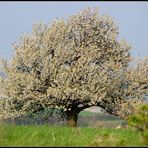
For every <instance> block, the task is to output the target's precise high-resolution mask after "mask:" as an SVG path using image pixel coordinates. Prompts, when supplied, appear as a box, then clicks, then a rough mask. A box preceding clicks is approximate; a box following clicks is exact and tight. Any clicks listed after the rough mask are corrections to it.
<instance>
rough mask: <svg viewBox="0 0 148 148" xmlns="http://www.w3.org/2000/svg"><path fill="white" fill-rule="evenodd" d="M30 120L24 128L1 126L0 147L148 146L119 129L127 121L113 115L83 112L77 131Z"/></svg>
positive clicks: (17, 124) (130, 132) (135, 134)
mask: <svg viewBox="0 0 148 148" xmlns="http://www.w3.org/2000/svg"><path fill="white" fill-rule="evenodd" d="M36 118H37V116H34V119H33V118H32V121H33V120H35V119H36ZM38 118H40V117H38ZM30 119H31V118H26V119H23V120H22V119H20V120H22V123H21V124H20V121H19V122H18V121H17V122H8V123H3V124H1V125H0V146H145V145H144V144H143V143H142V141H141V140H142V139H141V136H140V133H139V132H137V131H133V130H132V129H129V128H123V127H122V128H119V129H118V128H116V126H119V125H121V126H122V124H123V121H122V120H120V119H118V118H116V117H114V116H110V115H104V114H98V113H93V112H88V111H83V112H81V113H80V114H79V122H78V127H77V128H70V127H67V126H66V124H61V125H60V124H54V122H53V123H48V122H43V123H42V124H41V123H39V124H35V122H36V121H37V120H35V121H34V122H32V121H31V122H30V123H32V124H30V123H29V122H25V120H30ZM80 120H81V122H80ZM55 122H57V121H55ZM84 123H85V124H84Z"/></svg>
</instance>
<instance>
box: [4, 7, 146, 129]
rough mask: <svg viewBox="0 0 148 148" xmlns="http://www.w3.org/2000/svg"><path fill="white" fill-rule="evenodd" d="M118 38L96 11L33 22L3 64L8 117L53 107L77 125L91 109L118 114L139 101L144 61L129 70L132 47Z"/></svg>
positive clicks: (108, 20)
mask: <svg viewBox="0 0 148 148" xmlns="http://www.w3.org/2000/svg"><path fill="white" fill-rule="evenodd" d="M118 35H119V28H118V25H117V24H116V23H115V22H114V20H113V19H112V17H110V16H109V15H102V16H101V15H100V14H99V11H98V8H95V9H90V8H86V9H84V10H82V11H80V12H79V13H77V14H75V15H72V16H70V17H69V18H68V19H67V20H65V19H57V20H53V21H52V22H51V23H50V24H45V23H42V22H40V23H37V24H34V25H33V26H32V32H31V33H25V34H23V35H22V36H21V37H20V40H19V42H16V43H15V44H14V49H15V55H14V57H13V59H12V62H11V64H10V65H8V64H7V63H6V62H5V63H4V68H5V71H6V74H7V79H6V80H5V81H6V83H7V85H6V88H5V94H7V96H8V97H9V98H10V99H9V100H10V102H9V103H10V104H11V109H12V108H13V109H14V110H15V111H13V112H12V114H11V115H12V116H14V115H16V114H17V115H22V114H26V113H29V112H36V111H39V110H43V109H44V108H45V107H46V108H55V109H60V110H61V111H62V112H63V113H65V114H66V116H67V120H68V125H69V126H76V123H77V118H78V113H79V112H80V111H82V110H83V109H85V108H88V107H91V106H94V105H96V106H100V107H102V108H103V109H105V110H106V111H107V112H108V113H111V114H115V115H120V114H119V110H120V109H121V106H122V104H123V103H125V102H127V100H141V99H142V98H143V95H144V94H145V93H146V91H147V83H146V82H148V81H147V80H148V78H147V71H148V64H147V58H146V59H145V60H144V61H143V62H141V64H140V65H136V67H133V68H132V67H130V65H129V64H130V62H131V61H132V58H131V54H130V50H131V46H130V45H129V44H128V43H127V42H126V41H125V40H119V39H118ZM9 110H10V109H9ZM120 113H121V112H120ZM122 113H123V112H122ZM9 115H10V114H9Z"/></svg>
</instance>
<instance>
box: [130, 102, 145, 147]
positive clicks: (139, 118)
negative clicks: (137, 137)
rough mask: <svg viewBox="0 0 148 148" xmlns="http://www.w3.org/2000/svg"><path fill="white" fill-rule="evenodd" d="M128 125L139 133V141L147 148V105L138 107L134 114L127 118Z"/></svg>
mask: <svg viewBox="0 0 148 148" xmlns="http://www.w3.org/2000/svg"><path fill="white" fill-rule="evenodd" d="M128 124H129V125H130V126H131V127H133V128H134V129H136V130H137V131H140V132H141V140H142V141H143V143H144V144H145V145H146V146H148V104H143V105H141V106H140V107H138V108H137V110H136V112H135V113H134V114H133V115H132V116H131V117H129V120H128Z"/></svg>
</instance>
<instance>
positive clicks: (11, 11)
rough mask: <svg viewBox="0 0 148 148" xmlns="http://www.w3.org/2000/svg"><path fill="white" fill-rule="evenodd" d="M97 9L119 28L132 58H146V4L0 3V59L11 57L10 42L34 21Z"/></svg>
mask: <svg viewBox="0 0 148 148" xmlns="http://www.w3.org/2000/svg"><path fill="white" fill-rule="evenodd" d="M88 6H89V7H92V8H93V7H97V6H99V7H100V13H101V14H103V13H108V14H109V15H110V16H112V17H113V18H114V20H115V21H116V22H117V24H118V25H119V31H120V35H119V37H120V38H124V39H126V40H127V41H128V42H129V43H130V44H131V45H132V47H133V50H132V51H131V53H132V55H133V56H136V57H137V56H138V55H139V54H140V57H144V56H145V55H148V2H140V1H139V2H132V1H131V2H115V1H114V2H109V1H108V2H107V1H104V2H103V1H102V2H95V1H92V2H91V1H82V2H80V1H79V2H76V1H75V2H74V1H73V2H72V1H69V2H66V1H65V2H64V1H63V2H58V1H55V2H50V1H49V2H47V1H44V2H42V1H40V2H21V1H20V2H17V1H16V2H0V57H3V58H10V57H12V55H13V53H14V50H13V48H12V46H11V45H12V43H13V42H14V41H17V40H18V39H19V36H20V35H21V33H22V32H25V31H28V32H29V31H31V27H32V24H34V23H35V22H37V21H44V22H46V23H48V22H50V21H51V20H52V19H54V18H55V17H67V16H69V15H72V14H75V13H77V12H79V11H80V10H81V9H83V8H86V7H88Z"/></svg>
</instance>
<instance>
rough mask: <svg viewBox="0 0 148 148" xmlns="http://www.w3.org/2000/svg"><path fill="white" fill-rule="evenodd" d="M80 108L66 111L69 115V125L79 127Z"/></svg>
mask: <svg viewBox="0 0 148 148" xmlns="http://www.w3.org/2000/svg"><path fill="white" fill-rule="evenodd" d="M78 114H79V111H78V109H71V110H70V111H68V112H67V113H66V115H67V125H68V126H69V127H77V121H78Z"/></svg>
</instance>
